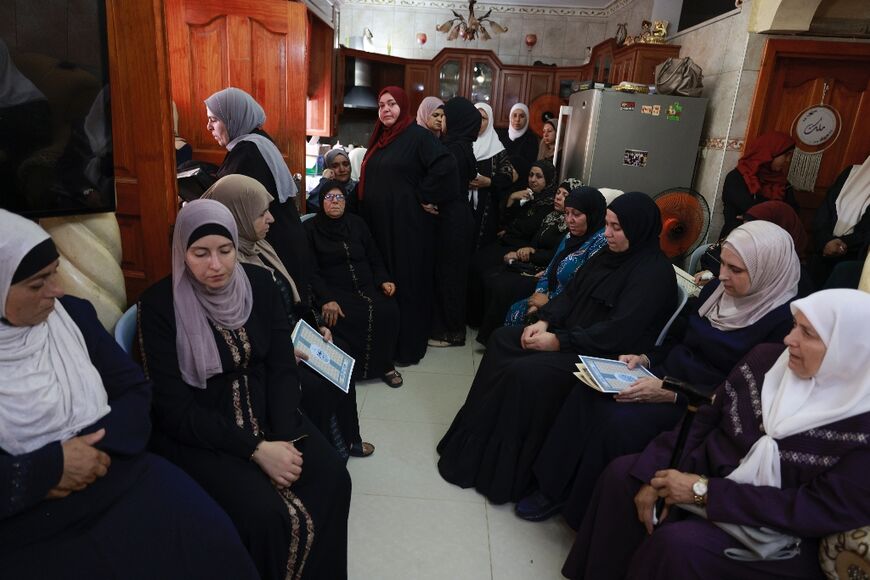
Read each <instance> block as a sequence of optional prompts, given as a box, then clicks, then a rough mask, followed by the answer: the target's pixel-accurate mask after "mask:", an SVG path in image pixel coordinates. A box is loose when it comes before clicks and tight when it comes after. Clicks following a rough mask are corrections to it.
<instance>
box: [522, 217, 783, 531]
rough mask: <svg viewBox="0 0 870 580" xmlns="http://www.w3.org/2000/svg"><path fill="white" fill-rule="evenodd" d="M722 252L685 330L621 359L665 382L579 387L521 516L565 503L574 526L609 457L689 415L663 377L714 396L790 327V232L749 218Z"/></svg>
mask: <svg viewBox="0 0 870 580" xmlns="http://www.w3.org/2000/svg"><path fill="white" fill-rule="evenodd" d="M721 259H722V269H721V271H720V274H719V280H717V281H714V282H711V283H710V284H707V286H705V287H704V290H703V291H702V292H701V295H700V296H699V297H698V301H697V303H696V305H695V306H696V307H697V305H700V308H697V309H696V310H693V311H692V313H691V314H690V315H689V317H688V321H687V323H686V325H685V329H684V333H683V334H682V336H680V334H681V332H680V331H681V330H683V329H679V328H677V326H678V325H675V326H674V327H672V330H671V332H670V333H669V334H670V336H669V340H667V341H666V342H665V343H664V344H662V345H661V346H659V347H656V348H654V349H652V350H650V351H647V352H648V353H649V354H624V355H622V356H620V357H619V359H620V360H622V361H624V362H626V363H628V364H629V366H630V367H635V366H637V365H642V366H644V367H646V368H649V369H650V371H652V373H653V374H654V375H655V376H656V377H659V378H658V379H653V378H649V379H641V380H639V381H637V382H636V383H635V384H634V385H632V386H631V387H629V388H627V389H625V390H624V391H622V392H621V393H619V394H618V395H615V396H612V395H607V394H604V393H600V392H598V391H596V390H594V389H591V388H589V387H587V386H586V385H584V384H579V383H576V384H575V386H574V389H573V390H572V391H571V394H570V395H568V398H567V399H566V400H565V404H564V405H563V406H562V410H561V411H560V412H559V416H558V417H557V418H556V421H555V423H554V424H553V427H552V429H550V432H549V435H547V439H546V442H545V444H544V447H543V448H542V449H541V453H540V454H539V455H538V458H537V460H536V461H535V465H534V473H535V479H536V480H537V484H538V491H537V492H535V493H533V494H531V495H530V496H528V497H526V498H525V499H523V500H522V501H520V502H519V503H518V504H517V507H516V513H517V515H518V516H519V517H521V518H523V519H527V520H531V521H539V520H543V519H546V518H548V517H549V516H551V515H554V514H556V513H557V512H558V511H560V509H561V511H562V514H563V515H564V516H565V519H566V520H567V521H568V524H569V525H571V527H573V528H575V529H576V528H577V527H578V526H579V525H580V522H581V521H583V515H584V513H585V511H586V507H587V505H588V502H589V497H590V496H591V494H592V488H593V487H594V486H595V481H596V480H597V479H598V476H599V475H600V474H601V471H602V470H603V469H604V468H605V467H606V466H607V464H608V463H610V461H611V460H613V459H614V458H616V457H619V456H620V455H625V454H628V453H637V452H638V451H640V450H641V449H643V448H644V446H646V444H647V443H649V442H650V440H651V439H652V438H653V437H655V436H656V435H658V434H659V433H661V432H662V431H665V430H667V429H670V428H672V427H673V426H674V424H675V423H676V422H677V421H678V420H679V418H680V417H681V416H682V414H683V412H684V410H685V403H684V401H681V400H679V398H678V397H676V396H675V395H674V393H672V392H671V391H667V390H664V389H662V381H661V380H660V379H661V378H662V377H665V376H670V377H674V378H676V379H680V380H682V381H685V382H688V383H690V384H692V385H694V386H695V387H697V388H698V389H699V390H701V391H703V392H708V393H711V392H713V390H714V389H715V388H716V387H717V386H718V385H719V383H721V382H722V381H723V380H724V379H725V377H726V376H727V375H728V373H729V372H730V371H731V368H732V367H733V366H734V365H735V364H736V363H737V361H739V360H740V359H741V358H743V356H744V355H745V354H746V353H747V352H749V351H750V350H752V348H753V347H754V346H755V345H757V344H762V343H765V342H780V341H782V339H783V338H784V337H785V335H786V334H788V331H789V328H791V313H790V311H789V303H790V302H791V300H792V299H793V298H794V297H795V295H796V294H797V285H798V277H799V275H800V264H799V262H798V258H797V254H796V253H795V251H794V245H793V244H792V240H791V237H789V235H788V234H787V233H786V232H785V230H783V229H782V228H780V227H779V226H777V225H774V224H772V223H770V222H761V221H758V222H750V223H747V224H744V225H742V226H740V227H739V228H737V229H736V230H734V231H732V232H731V235H729V236H728V239H727V240H726V241H725V243H724V244H723V245H722V256H721ZM676 337H679V339H677V338H676ZM627 425H630V426H631V427H630V428H626V426H627ZM563 506H564V507H563Z"/></svg>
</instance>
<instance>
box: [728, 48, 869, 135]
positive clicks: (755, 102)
mask: <svg viewBox="0 0 870 580" xmlns="http://www.w3.org/2000/svg"><path fill="white" fill-rule="evenodd" d="M833 46H836V47H837V52H836V53H832V52H831V48H832V47H833ZM868 57H870V43H864V42H838V41H824V40H796V39H790V38H770V39H768V40H767V41H766V43H765V46H764V52H763V53H762V57H761V69H760V70H759V72H758V82H757V83H756V85H755V92H754V94H753V96H752V105H751V108H750V112H749V122H748V123H747V125H746V134H745V135H744V141H749V140H750V139H752V138H753V137H757V136H758V135H759V133H760V132H761V125H762V119H763V115H764V104H765V100H766V99H767V95H768V91H769V90H770V89H771V87H772V86H773V81H774V79H775V72H776V65H777V63H778V62H779V61H780V59H783V58H802V59H815V58H836V59H838V60H851V59H855V60H863V59H867V58H868Z"/></svg>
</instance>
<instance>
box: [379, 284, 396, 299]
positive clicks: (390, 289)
mask: <svg viewBox="0 0 870 580" xmlns="http://www.w3.org/2000/svg"><path fill="white" fill-rule="evenodd" d="M381 291H382V292H383V293H384V296H392V295H393V294H395V293H396V285H395V284H393V283H392V282H384V283H383V284H381Z"/></svg>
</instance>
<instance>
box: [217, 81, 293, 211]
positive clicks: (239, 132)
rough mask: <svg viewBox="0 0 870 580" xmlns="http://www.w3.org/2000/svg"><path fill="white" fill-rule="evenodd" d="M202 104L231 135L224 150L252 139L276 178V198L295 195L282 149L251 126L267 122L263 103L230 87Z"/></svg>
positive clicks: (281, 198)
mask: <svg viewBox="0 0 870 580" xmlns="http://www.w3.org/2000/svg"><path fill="white" fill-rule="evenodd" d="M205 106H206V107H208V110H209V111H211V112H212V113H213V114H214V115H215V116H216V117H217V118H218V119H220V120H221V121H223V124H224V125H225V126H226V128H227V133H228V135H229V138H230V142H229V143H227V151H232V150H233V147H235V146H236V145H238V144H239V142H240V141H251V142H252V143H254V144H255V145H256V146H257V149H259V151H260V155H262V156H263V159H264V160H265V161H266V165H268V166H269V171H271V172H272V177H273V178H274V179H275V186H276V187H277V188H278V200H279V201H280V202H281V203H284V202H285V201H287V199H288V198H291V197H295V196H296V193H297V191H298V190H297V189H296V184H295V183H294V182H293V177H292V176H291V175H290V170H289V169H287V164H286V163H285V162H284V158H283V157H281V152H280V151H278V148H277V147H276V146H275V144H274V143H273V142H272V141H271V140H269V139H268V138H267V137H264V136H263V135H258V134H257V133H252V131H253V130H254V129H256V128H257V127H260V126H261V125H262V124H263V123H265V122H266V113H265V111H263V107H261V106H260V104H259V103H258V102H257V101H255V100H254V97H252V96H251V95H249V94H248V93H246V92H245V91H243V90H242V89H237V88H235V87H230V88H228V89H224V90H222V91H218V92H216V93H215V94H213V95H212V96H210V97H209V98H207V99H206V100H205Z"/></svg>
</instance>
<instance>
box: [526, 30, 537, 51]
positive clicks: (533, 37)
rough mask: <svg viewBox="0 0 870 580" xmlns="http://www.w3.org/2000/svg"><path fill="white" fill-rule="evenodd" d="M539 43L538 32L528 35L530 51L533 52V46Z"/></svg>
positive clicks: (527, 42)
mask: <svg viewBox="0 0 870 580" xmlns="http://www.w3.org/2000/svg"><path fill="white" fill-rule="evenodd" d="M536 44H538V35H537V34H527V35H526V46H527V47H528V49H529V52H532V48H533V47H534V46H535V45H536Z"/></svg>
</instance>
